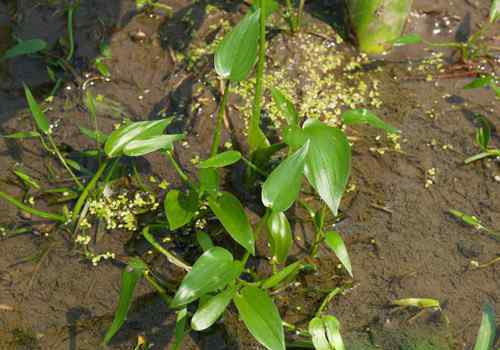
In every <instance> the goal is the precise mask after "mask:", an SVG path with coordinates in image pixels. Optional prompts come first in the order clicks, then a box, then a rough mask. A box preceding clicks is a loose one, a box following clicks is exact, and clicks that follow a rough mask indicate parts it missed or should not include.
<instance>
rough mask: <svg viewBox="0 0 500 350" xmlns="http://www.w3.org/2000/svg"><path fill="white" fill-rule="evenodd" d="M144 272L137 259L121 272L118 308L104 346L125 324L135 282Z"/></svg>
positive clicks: (133, 259) (105, 337)
mask: <svg viewBox="0 0 500 350" xmlns="http://www.w3.org/2000/svg"><path fill="white" fill-rule="evenodd" d="M145 270H146V264H145V263H144V262H143V261H142V260H141V259H138V258H132V259H130V261H129V263H128V265H127V267H126V268H125V270H123V273H122V285H121V289H120V299H119V301H118V307H117V309H116V312H115V318H114V319H113V323H112V324H111V326H110V327H109V329H108V331H107V332H106V335H105V336H104V343H105V344H107V343H109V341H110V340H111V338H113V336H114V335H115V334H116V332H118V331H119V330H120V328H121V327H122V326H123V323H125V320H126V318H127V313H128V310H129V308H130V304H131V302H132V296H133V295H134V290H135V287H136V285H137V282H138V281H139V280H140V279H141V277H142V275H143V273H144V271H145Z"/></svg>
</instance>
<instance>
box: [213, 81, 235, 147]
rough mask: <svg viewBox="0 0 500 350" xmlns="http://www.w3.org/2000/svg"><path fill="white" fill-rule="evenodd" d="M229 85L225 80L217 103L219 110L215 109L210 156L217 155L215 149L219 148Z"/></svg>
mask: <svg viewBox="0 0 500 350" xmlns="http://www.w3.org/2000/svg"><path fill="white" fill-rule="evenodd" d="M230 85H231V82H230V81H227V82H226V86H225V87H224V92H223V95H222V101H221V103H220V105H219V110H218V111H217V120H216V121H215V131H214V136H213V139H212V148H211V149H210V157H213V156H215V155H217V151H218V149H219V145H220V139H221V134H222V125H223V121H224V113H226V105H227V100H228V98H229V86H230Z"/></svg>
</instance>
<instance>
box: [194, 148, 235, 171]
mask: <svg viewBox="0 0 500 350" xmlns="http://www.w3.org/2000/svg"><path fill="white" fill-rule="evenodd" d="M240 159H241V153H240V152H238V151H227V152H222V153H219V154H217V155H215V156H213V157H211V158H208V159H206V160H203V161H201V162H200V164H198V168H222V167H225V166H228V165H231V164H234V163H236V162H237V161H239V160H240Z"/></svg>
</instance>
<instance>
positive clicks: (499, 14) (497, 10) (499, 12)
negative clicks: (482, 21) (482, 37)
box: [490, 0, 500, 23]
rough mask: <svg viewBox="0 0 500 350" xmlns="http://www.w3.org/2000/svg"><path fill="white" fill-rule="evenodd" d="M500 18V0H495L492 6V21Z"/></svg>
mask: <svg viewBox="0 0 500 350" xmlns="http://www.w3.org/2000/svg"><path fill="white" fill-rule="evenodd" d="M498 18H500V0H493V1H492V2H491V8H490V22H491V23H494V22H496V21H497V20H498Z"/></svg>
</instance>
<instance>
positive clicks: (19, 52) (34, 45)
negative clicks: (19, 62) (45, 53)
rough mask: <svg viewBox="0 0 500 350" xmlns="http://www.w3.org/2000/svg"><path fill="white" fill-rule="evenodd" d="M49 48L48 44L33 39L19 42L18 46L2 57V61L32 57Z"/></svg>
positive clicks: (0, 59) (0, 58)
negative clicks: (26, 56) (18, 57)
mask: <svg viewBox="0 0 500 350" xmlns="http://www.w3.org/2000/svg"><path fill="white" fill-rule="evenodd" d="M46 48H47V43H46V42H45V41H43V40H41V39H31V40H24V41H21V42H19V43H18V44H17V45H16V46H14V47H11V48H10V49H8V50H7V51H6V52H5V54H4V55H3V56H2V57H0V61H2V60H8V59H11V58H14V57H17V56H23V55H31V54H34V53H37V52H40V51H42V50H45V49H46Z"/></svg>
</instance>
